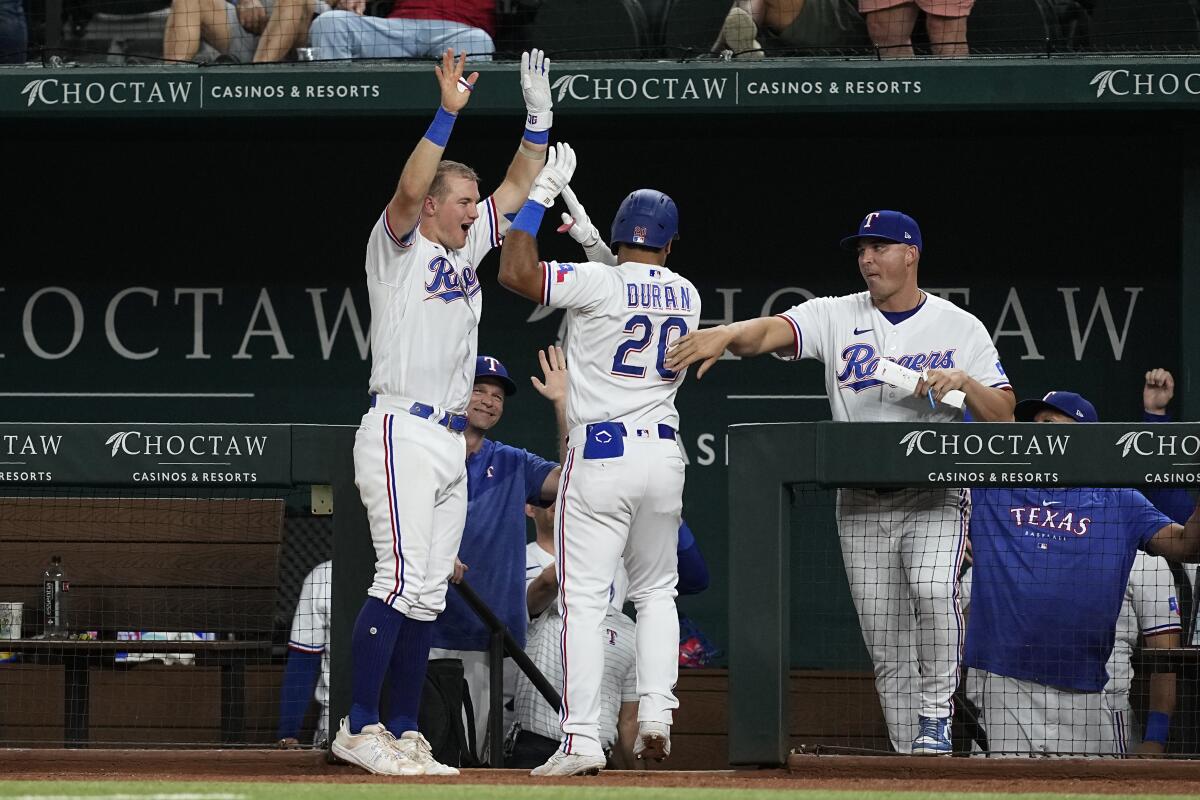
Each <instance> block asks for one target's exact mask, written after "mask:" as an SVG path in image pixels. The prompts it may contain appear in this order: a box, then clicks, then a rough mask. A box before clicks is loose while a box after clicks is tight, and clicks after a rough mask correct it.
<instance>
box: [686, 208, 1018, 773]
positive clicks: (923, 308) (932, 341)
mask: <svg viewBox="0 0 1200 800" xmlns="http://www.w3.org/2000/svg"><path fill="white" fill-rule="evenodd" d="M842 245H843V247H847V248H851V249H854V250H856V251H857V253H858V268H859V272H860V273H861V274H862V277H863V280H864V281H865V282H866V284H867V291H865V292H860V293H858V294H853V295H846V296H844V297H822V298H815V299H813V300H809V301H808V302H805V303H802V304H800V305H797V306H794V307H793V308H790V309H788V310H787V311H786V312H784V313H783V314H779V315H776V316H773V317H763V318H760V319H755V320H747V321H744V322H737V323H734V324H733V325H729V326H718V327H716V328H709V329H706V330H704V331H700V332H699V333H693V334H691V335H690V336H687V337H684V338H682V339H680V340H679V341H678V342H677V343H676V345H675V347H674V348H672V350H671V352H670V353H669V354H668V356H667V367H668V368H669V369H678V368H679V367H684V366H687V365H689V364H692V363H695V362H697V361H702V362H703V364H702V365H701V367H700V369H699V373H698V377H699V376H703V375H704V373H705V372H706V371H707V369H708V367H710V366H711V365H712V364H713V363H714V362H715V361H716V360H717V359H718V358H720V356H721V355H722V354H723V353H724V352H725V350H726V349H728V350H729V351H730V352H732V353H734V354H735V355H739V356H747V355H757V354H760V353H770V352H777V353H779V354H780V355H783V356H786V357H788V358H792V359H801V358H815V359H818V360H820V361H821V362H823V363H824V364H825V387H826V390H827V393H828V395H829V406H830V410H831V411H832V413H833V418H834V420H837V421H841V422H888V421H892V422H949V421H954V420H959V419H961V418H962V415H961V412H960V411H959V410H958V409H957V408H955V407H953V406H951V405H948V404H945V403H941V402H939V401H940V400H941V399H942V398H943V397H944V396H945V394H946V393H947V392H949V391H952V390H959V391H962V392H963V393H965V395H966V405H967V407H968V408H969V409H970V410H971V414H972V415H973V416H974V418H975V419H977V420H981V421H1004V420H1008V419H1010V418H1011V416H1012V409H1013V405H1014V400H1013V396H1012V390H1011V387H1010V386H1009V383H1008V378H1007V377H1005V374H1004V370H1003V369H1002V368H1001V366H1000V358H999V356H998V355H997V354H996V349H995V347H994V346H993V345H992V340H991V337H990V336H989V335H988V333H987V330H986V329H985V328H984V327H983V324H982V323H980V321H979V320H978V319H976V318H975V317H974V316H972V315H971V314H969V313H967V312H966V311H963V310H962V309H960V308H958V307H956V306H954V305H953V304H951V303H949V302H947V301H945V300H942V299H941V298H938V297H934V296H932V295H929V294H927V293H925V292H923V291H922V290H921V289H920V288H918V286H917V266H918V263H919V261H920V258H921V255H922V254H923V252H924V245H923V241H922V239H921V231H920V228H918V227H917V223H916V222H915V221H914V220H913V219H912V218H911V217H909V216H908V215H906V214H901V213H899V212H897V211H877V212H872V213H870V214H868V215H867V216H866V217H864V218H863V221H862V223H861V224H860V225H859V229H858V233H857V234H855V235H853V236H849V237H847V238H846V239H844V240H842ZM882 359H887V360H890V361H895V362H897V363H899V364H901V365H903V366H906V367H909V368H910V369H913V370H916V371H918V372H921V374H922V376H923V377H922V379H921V380H920V381H919V382H918V384H917V387H916V390H915V391H914V392H913V393H911V394H910V393H909V392H907V391H903V390H901V389H897V388H895V387H893V386H890V385H887V384H884V383H883V382H882V381H880V380H879V379H878V377H877V376H876V371H877V369H878V367H879V363H880V361H881V360H882ZM969 513H970V497H969V494H968V492H967V491H966V490H960V489H935V490H916V489H904V490H899V491H880V492H877V491H875V490H861V489H859V490H842V491H840V492H839V493H838V504H837V520H838V533H839V538H840V540H841V545H842V560H843V562H844V563H845V566H846V575H847V578H848V579H849V583H850V594H851V596H852V598H853V600H854V607H855V610H856V611H857V612H858V620H859V625H860V627H861V628H862V634H863V639H864V641H865V642H866V645H867V649H868V650H869V651H870V653H871V659H872V660H873V661H874V664H875V688H876V691H877V692H878V694H879V699H880V704H881V705H882V706H883V712H884V718H885V719H886V720H887V725H888V734H889V736H890V738H891V741H892V746H893V747H894V748H895V749H896V750H897V751H898V752H901V753H908V752H912V753H915V754H919V755H941V754H946V753H949V752H950V750H951V741H950V717H951V713H952V708H951V697H952V695H953V693H954V690H955V688H956V686H957V685H958V673H959V659H960V654H961V650H962V644H963V635H964V634H963V624H962V615H961V613H960V611H959V607H958V596H957V580H958V569H959V565H960V562H961V560H962V554H963V549H964V547H965V536H966V524H967V519H968V516H969ZM914 652H915V654H916V661H915V663H914V660H913V658H912V655H911V654H912V653H914Z"/></svg>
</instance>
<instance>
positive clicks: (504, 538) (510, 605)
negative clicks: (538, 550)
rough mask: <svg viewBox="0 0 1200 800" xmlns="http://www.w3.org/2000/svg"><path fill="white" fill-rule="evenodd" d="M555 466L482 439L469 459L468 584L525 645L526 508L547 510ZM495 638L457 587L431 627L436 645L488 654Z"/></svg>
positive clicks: (462, 554)
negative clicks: (545, 495) (546, 487)
mask: <svg viewBox="0 0 1200 800" xmlns="http://www.w3.org/2000/svg"><path fill="white" fill-rule="evenodd" d="M556 466H558V465H557V464H555V463H554V462H553V461H547V460H545V459H544V458H540V457H539V456H536V455H534V454H533V453H530V452H529V451H528V450H522V449H520V448H517V447H510V446H508V445H506V444H503V443H502V442H493V441H492V440H490V439H484V440H483V446H482V447H480V448H479V451H478V452H476V453H474V454H472V455H470V456H467V524H466V527H465V528H464V529H463V538H462V544H461V545H460V546H459V548H458V557H459V560H461V561H462V562H463V563H464V564H466V565H467V567H469V569H468V570H467V573H466V575H465V578H466V581H467V583H469V584H470V585H471V588H472V589H474V590H475V592H476V593H477V594H478V595H479V596H480V597H481V598H482V599H483V601H484V602H485V603H487V604H488V606H489V607H490V608H491V609H492V611H494V612H495V613H496V616H497V617H499V618H500V620H501V621H502V622H504V624H505V625H507V626H508V629H509V631H510V632H511V633H512V635H513V638H514V639H516V640H517V644H519V645H520V646H521V647H524V646H525V626H526V622H527V613H526V610H525V504H526V503H533V504H534V505H538V506H545V505H547V504H546V503H543V502H542V500H541V492H542V484H543V483H545V482H546V476H547V475H549V474H550V472H551V470H553V469H554V468H555V467H556ZM490 639H491V637H490V635H489V633H488V629H487V627H486V626H485V625H484V624H483V622H481V621H480V619H479V617H478V616H476V615H475V612H474V611H472V610H471V607H470V606H468V605H467V604H466V603H465V602H464V601H463V599H462V597H460V596H459V594H458V591H457V590H455V588H454V587H453V586H451V587H449V590H448V591H447V592H446V610H445V611H443V612H442V613H441V615H440V616H439V617H438V618H437V621H436V622H435V623H434V625H433V646H434V647H440V648H443V649H446V650H487V649H488V643H489V641H490Z"/></svg>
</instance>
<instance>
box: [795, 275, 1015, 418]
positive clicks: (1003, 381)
mask: <svg viewBox="0 0 1200 800" xmlns="http://www.w3.org/2000/svg"><path fill="white" fill-rule="evenodd" d="M779 316H780V317H782V318H783V319H785V320H787V321H788V322H789V323H790V324H791V326H792V333H793V335H794V336H795V343H794V351H793V353H792V356H791V357H792V358H794V359H797V358H815V359H817V360H819V361H821V362H822V363H824V364H825V389H826V391H827V392H828V394H829V408H830V411H831V412H832V414H833V418H834V419H835V420H837V421H839V422H851V421H852V422H909V421H915V420H921V421H925V422H954V421H957V420H958V419H960V418H961V412H960V411H959V410H958V409H956V408H953V407H951V406H948V405H944V404H942V403H939V404H938V405H937V407H936V408H930V406H929V401H928V399H926V398H924V397H913V396H912V395H910V394H908V393H906V392H904V391H902V390H900V389H897V388H895V387H892V386H887V385H885V384H884V383H883V382H882V381H880V380H879V379H878V378H875V377H873V376H874V374H875V371H876V369H877V368H878V366H879V360H880V359H881V358H887V359H890V360H892V361H895V362H896V363H898V364H900V365H902V366H905V367H908V368H909V369H912V370H916V371H918V372H920V371H921V370H926V369H961V370H963V371H964V372H966V373H967V374H968V375H970V376H971V377H972V378H974V379H975V380H977V381H979V382H980V383H981V384H983V385H984V386H989V387H992V388H997V389H1008V388H1011V386H1010V385H1009V382H1008V376H1007V375H1005V374H1004V368H1003V367H1002V366H1001V365H1000V356H999V355H998V354H997V352H996V347H995V345H993V344H992V337H991V336H989V335H988V332H987V329H986V328H984V327H983V323H981V322H980V321H979V320H978V319H976V318H975V317H974V316H972V315H971V314H969V313H968V312H966V311H964V310H962V309H961V308H959V307H958V306H956V305H954V304H953V303H951V302H949V301H948V300H943V299H942V298H940V297H937V296H935V295H932V294H929V293H928V292H926V293H925V302H924V303H923V304H922V305H921V307H920V308H918V310H917V311H916V313H914V314H913V315H912V316H910V317H908V318H907V319H905V320H903V321H902V322H900V323H897V324H893V323H892V322H890V321H889V320H888V319H887V318H886V317H885V316H884V315H883V313H882V312H880V311H879V309H877V308H876V307H875V306H874V304H873V303H872V302H871V295H870V294H869V293H868V292H859V293H857V294H850V295H845V296H843V297H817V298H813V299H812V300H808V301H807V302H804V303H800V304H799V305H796V306H792V307H791V308H790V309H788V310H787V311H785V312H783V313H782V314H780V315H779Z"/></svg>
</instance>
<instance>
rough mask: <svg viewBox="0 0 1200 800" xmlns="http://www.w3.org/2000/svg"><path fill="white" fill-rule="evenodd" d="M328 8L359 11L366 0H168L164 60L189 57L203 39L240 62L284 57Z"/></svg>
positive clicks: (305, 39)
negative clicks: (169, 11) (316, 17)
mask: <svg viewBox="0 0 1200 800" xmlns="http://www.w3.org/2000/svg"><path fill="white" fill-rule="evenodd" d="M330 8H336V9H340V13H342V14H349V15H351V16H356V15H361V14H362V13H363V10H364V9H365V8H366V0H328V3H327V2H326V1H325V0H238V1H237V3H236V4H235V3H229V2H226V0H171V14H170V16H168V17H167V28H166V31H165V32H164V33H163V58H166V59H168V60H171V61H191V60H192V59H194V58H195V57H196V53H197V52H199V50H200V42H201V40H203V41H205V42H207V43H208V44H209V45H211V46H212V47H213V48H215V49H216V50H217V52H219V53H220V54H221V55H222V56H225V57H227V58H230V59H233V60H235V61H239V62H242V63H249V62H251V61H253V62H254V63H256V64H257V63H264V62H272V61H283V60H284V58H286V57H287V55H288V53H290V52H291V51H292V50H293V49H294V48H296V47H303V46H304V45H305V44H306V43H307V42H308V27H309V24H310V23H311V22H312V19H313V17H315V16H317V15H318V14H323V13H325V12H327V11H329V10H330Z"/></svg>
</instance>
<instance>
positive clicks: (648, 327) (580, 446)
mask: <svg viewBox="0 0 1200 800" xmlns="http://www.w3.org/2000/svg"><path fill="white" fill-rule="evenodd" d="M560 148H562V149H564V150H565V151H566V152H565V154H564V153H562V152H561V151H560V153H559V154H558V156H557V157H556V156H555V155H554V154H553V153H552V154H551V155H550V156H549V157H548V160H547V166H546V169H545V170H543V175H542V176H539V177H538V179H537V180H536V181H535V182H534V200H532V201H531V202H529V203H527V204H526V205H525V207H524V208H523V209H522V210H521V212H520V213H519V214H518V215H517V219H516V221H514V223H513V228H512V232H510V234H509V235H508V237H507V238H506V239H505V243H504V249H503V250H502V252H501V258H500V282H501V284H503V285H504V286H505V287H507V288H509V289H511V290H513V291H515V292H517V293H518V294H521V295H523V296H525V297H528V298H529V299H531V300H536V301H538V302H541V303H543V304H544V305H548V306H555V307H558V308H565V309H567V312H566V313H567V315H568V316H569V317H570V318H571V322H570V325H571V331H572V334H571V337H570V340H569V343H568V349H567V363H568V364H569V365H570V370H571V378H570V388H569V390H568V396H567V425H568V427H569V429H570V433H569V435H568V437H567V447H568V451H567V456H566V461H565V463H564V464H563V473H562V478H561V479H560V481H559V494H558V506H557V511H556V515H555V526H556V529H555V538H556V542H555V546H556V550H557V553H556V555H557V565H558V580H559V604H560V607H561V608H562V612H563V635H562V643H563V652H562V655H563V704H562V712H561V720H562V730H563V734H564V736H563V742H562V745H561V747H560V748H559V750H558V751H557V752H555V754H554V755H553V756H552V757H551V758H550V759H549V760H548V761H547V762H546V763H545V764H543V765H542V766H541V767H538V768H537V769H535V770H534V771H533V774H534V775H536V776H542V775H577V774H585V773H594V772H596V771H598V770H599V769H600V768H602V767H603V766H604V764H605V759H604V751H603V749H602V747H601V742H600V732H599V714H600V683H601V679H602V677H603V670H604V656H603V648H602V642H601V641H600V639H599V638H598V637H597V636H596V632H597V630H599V628H600V626H601V624H602V623H603V620H604V615H605V609H606V607H607V606H608V598H609V593H608V592H609V585H610V584H611V583H612V577H613V574H614V573H615V572H616V570H617V564H618V562H619V560H620V558H621V556H622V554H623V555H624V556H625V567H626V569H627V571H628V573H629V594H628V598H629V599H630V600H631V601H633V603H634V605H635V606H636V608H637V637H636V649H637V691H638V696H639V698H640V700H639V706H638V737H637V739H636V740H635V742H634V747H633V752H634V755H635V756H638V757H640V758H653V759H656V760H661V759H663V758H665V757H666V756H667V755H668V754H669V753H670V725H671V722H672V711H673V710H674V709H675V708H677V707H678V705H679V703H678V701H677V700H676V699H675V695H674V693H673V687H674V685H675V682H676V679H677V677H678V670H679V664H678V661H679V647H678V642H679V618H678V614H677V612H676V610H675V594H676V589H675V586H676V582H677V579H678V575H677V572H678V561H677V556H676V547H677V543H678V538H677V536H678V530H679V521H680V512H681V510H682V505H683V480H684V464H683V457H682V455H681V454H680V451H679V445H678V443H677V442H676V437H677V435H678V427H679V414H678V412H677V411H676V410H675V393H676V392H677V391H678V390H679V385H680V384H681V383H682V382H683V380H684V375H685V373H684V371H683V370H670V369H667V368H666V366H665V364H664V363H663V361H664V358H665V355H666V350H667V347H669V346H670V344H671V342H672V341H674V340H675V339H676V338H678V337H680V336H682V335H684V334H686V333H687V332H688V331H690V330H693V329H694V328H695V327H696V326H697V324H698V323H699V319H700V298H699V296H698V295H697V293H696V289H695V287H694V286H693V285H692V284H691V282H689V281H688V280H687V279H686V278H684V277H683V276H681V275H679V274H677V273H675V272H672V271H671V270H669V269H667V268H666V266H665V263H666V260H667V255H668V254H669V253H670V250H671V242H672V240H673V239H674V238H675V236H676V232H677V230H678V212H677V210H676V208H675V203H674V202H673V201H672V200H671V199H670V198H669V197H667V196H666V195H664V194H662V193H661V192H657V191H654V190H649V189H640V190H638V191H636V192H633V193H632V194H630V195H629V197H628V198H626V200H625V201H624V202H623V203H622V204H621V207H620V209H618V211H617V215H616V218H615V220H614V222H613V238H612V241H613V242H615V243H618V244H619V245H620V250H619V252H618V262H619V263H618V264H617V266H616V267H612V266H608V265H606V264H598V263H593V262H584V263H580V264H567V263H560V262H555V261H549V262H539V261H538V258H537V246H536V242H535V241H534V238H533V235H532V234H533V233H534V232H536V230H537V227H538V224H539V223H540V222H541V217H542V213H543V212H544V210H545V207H548V206H549V203H546V202H544V201H543V198H544V197H545V195H546V193H545V192H539V189H538V186H539V184H542V182H543V176H545V174H546V172H547V171H549V170H551V169H553V168H554V165H556V164H558V163H560V162H561V161H562V160H563V159H566V160H567V161H568V163H569V165H570V166H571V167H572V169H573V160H574V159H573V154H571V152H570V149H569V147H567V146H565V145H561V146H560ZM554 149H555V148H552V151H553V150H554ZM550 177H552V178H553V179H554V183H553V186H552V188H551V191H553V192H554V194H555V195H557V193H558V192H559V191H561V190H562V187H563V186H565V185H566V183H567V182H568V181H569V180H570V170H560V171H559V172H558V174H556V175H552V176H550ZM552 199H553V198H552V197H551V200H552Z"/></svg>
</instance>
